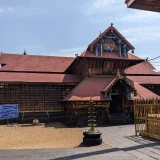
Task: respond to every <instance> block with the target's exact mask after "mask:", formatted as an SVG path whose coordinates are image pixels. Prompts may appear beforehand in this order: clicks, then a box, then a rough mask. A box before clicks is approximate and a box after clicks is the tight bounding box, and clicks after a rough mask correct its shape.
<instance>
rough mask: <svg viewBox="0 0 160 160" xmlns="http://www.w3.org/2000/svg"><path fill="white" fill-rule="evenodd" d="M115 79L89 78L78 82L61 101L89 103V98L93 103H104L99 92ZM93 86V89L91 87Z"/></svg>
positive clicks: (108, 77) (102, 95)
mask: <svg viewBox="0 0 160 160" xmlns="http://www.w3.org/2000/svg"><path fill="white" fill-rule="evenodd" d="M113 79H115V76H90V77H86V78H85V79H84V80H83V81H82V82H80V83H79V84H78V85H77V86H76V87H75V88H74V89H73V90H72V91H71V92H70V93H69V94H68V95H67V96H66V97H65V98H64V99H63V101H89V100H90V97H91V96H92V99H93V100H94V101H105V100H108V99H109V98H108V97H105V95H104V93H102V92H101V91H102V90H103V89H104V88H105V87H106V86H107V85H109V84H110V83H111V81H112V80H113ZM93 86H94V87H93Z"/></svg>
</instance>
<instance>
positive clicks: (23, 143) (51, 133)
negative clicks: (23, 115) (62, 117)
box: [0, 123, 83, 149]
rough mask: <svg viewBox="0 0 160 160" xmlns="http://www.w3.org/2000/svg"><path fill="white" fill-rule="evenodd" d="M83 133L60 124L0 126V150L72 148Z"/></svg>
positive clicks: (77, 143)
mask: <svg viewBox="0 0 160 160" xmlns="http://www.w3.org/2000/svg"><path fill="white" fill-rule="evenodd" d="M82 138H83V133H82V131H81V130H80V129H78V128H66V127H65V126H63V125H62V124H60V123H54V124H51V125H48V126H46V125H44V124H40V125H38V126H32V125H24V126H21V125H14V126H0V149H33V148H72V147H76V146H78V145H80V143H81V142H82Z"/></svg>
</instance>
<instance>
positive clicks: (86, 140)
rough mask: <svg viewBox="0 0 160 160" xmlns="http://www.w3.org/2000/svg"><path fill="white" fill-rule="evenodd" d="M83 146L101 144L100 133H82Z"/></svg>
mask: <svg viewBox="0 0 160 160" xmlns="http://www.w3.org/2000/svg"><path fill="white" fill-rule="evenodd" d="M83 135H84V137H83V144H84V145H87V146H96V145H100V144H102V138H101V133H100V132H95V133H90V132H84V133H83Z"/></svg>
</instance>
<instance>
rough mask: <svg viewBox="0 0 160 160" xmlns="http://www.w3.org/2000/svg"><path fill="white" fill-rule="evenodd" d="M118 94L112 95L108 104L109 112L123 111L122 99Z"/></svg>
mask: <svg viewBox="0 0 160 160" xmlns="http://www.w3.org/2000/svg"><path fill="white" fill-rule="evenodd" d="M122 98H123V97H122V96H121V95H120V94H117V95H112V101H111V104H110V113H122V112H123V104H122V103H123V101H122Z"/></svg>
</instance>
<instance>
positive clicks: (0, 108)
mask: <svg viewBox="0 0 160 160" xmlns="http://www.w3.org/2000/svg"><path fill="white" fill-rule="evenodd" d="M18 116H19V113H18V104H6V105H0V119H10V118H18Z"/></svg>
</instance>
